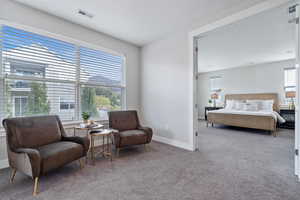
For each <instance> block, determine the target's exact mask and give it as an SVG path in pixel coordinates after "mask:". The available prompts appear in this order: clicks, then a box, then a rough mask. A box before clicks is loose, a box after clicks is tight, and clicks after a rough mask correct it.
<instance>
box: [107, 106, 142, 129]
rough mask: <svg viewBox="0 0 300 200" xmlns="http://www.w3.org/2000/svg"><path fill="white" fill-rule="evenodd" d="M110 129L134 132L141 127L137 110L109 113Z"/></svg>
mask: <svg viewBox="0 0 300 200" xmlns="http://www.w3.org/2000/svg"><path fill="white" fill-rule="evenodd" d="M108 118H109V127H110V128H113V129H117V130H119V131H126V130H134V129H137V128H138V126H139V119H138V115H137V112H136V111H135V110H128V111H111V112H109V113H108Z"/></svg>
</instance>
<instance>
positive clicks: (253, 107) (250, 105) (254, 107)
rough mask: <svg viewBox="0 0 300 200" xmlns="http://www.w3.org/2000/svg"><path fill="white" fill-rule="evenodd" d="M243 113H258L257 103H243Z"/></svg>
mask: <svg viewBox="0 0 300 200" xmlns="http://www.w3.org/2000/svg"><path fill="white" fill-rule="evenodd" d="M243 110H245V111H258V103H257V102H251V103H244V109H243Z"/></svg>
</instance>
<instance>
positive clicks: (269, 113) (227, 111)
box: [208, 109, 285, 123]
mask: <svg viewBox="0 0 300 200" xmlns="http://www.w3.org/2000/svg"><path fill="white" fill-rule="evenodd" d="M208 113H223V114H238V115H256V116H271V117H273V118H274V119H275V120H276V121H278V122H279V123H284V122H285V119H284V118H282V117H281V116H280V115H279V114H278V113H277V112H276V111H245V110H232V109H219V110H212V111H208Z"/></svg>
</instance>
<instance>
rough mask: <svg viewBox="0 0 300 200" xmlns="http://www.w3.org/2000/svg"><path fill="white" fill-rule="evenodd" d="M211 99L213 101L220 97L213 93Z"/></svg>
mask: <svg viewBox="0 0 300 200" xmlns="http://www.w3.org/2000/svg"><path fill="white" fill-rule="evenodd" d="M210 98H211V99H218V98H219V95H218V94H217V93H213V94H211V95H210Z"/></svg>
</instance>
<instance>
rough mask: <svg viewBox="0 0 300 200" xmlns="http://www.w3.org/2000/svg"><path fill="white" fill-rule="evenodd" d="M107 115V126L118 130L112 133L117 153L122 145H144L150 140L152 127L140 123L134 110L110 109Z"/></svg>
mask: <svg viewBox="0 0 300 200" xmlns="http://www.w3.org/2000/svg"><path fill="white" fill-rule="evenodd" d="M108 117H109V127H110V128H112V129H115V130H118V132H114V134H113V136H114V144H115V146H116V149H117V154H119V150H120V149H121V148H123V147H128V146H132V145H141V144H144V145H146V144H148V143H150V142H151V140H152V135H153V132H152V129H151V128H149V127H142V126H141V125H140V122H139V119H138V115H137V112H136V111H134V110H130V111H112V112H109V113H108Z"/></svg>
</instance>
